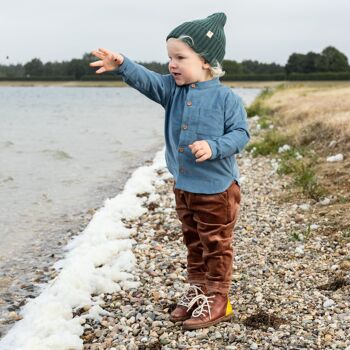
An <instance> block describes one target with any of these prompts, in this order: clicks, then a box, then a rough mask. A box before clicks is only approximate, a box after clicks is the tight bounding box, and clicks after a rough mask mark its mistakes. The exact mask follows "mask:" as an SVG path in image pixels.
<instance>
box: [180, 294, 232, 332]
mask: <svg viewBox="0 0 350 350" xmlns="http://www.w3.org/2000/svg"><path fill="white" fill-rule="evenodd" d="M195 304H197V305H198V306H197V308H196V309H195V310H193V312H192V317H191V318H190V319H188V320H186V321H185V322H184V323H183V325H182V326H183V328H184V329H198V328H206V327H210V326H212V325H214V324H217V323H219V322H223V321H228V320H230V319H231V318H232V316H233V311H232V306H231V303H230V300H229V298H228V295H224V294H220V293H210V294H208V295H198V296H197V297H195V298H194V299H192V301H191V303H190V304H189V305H188V307H189V308H190V307H192V306H193V305H195Z"/></svg>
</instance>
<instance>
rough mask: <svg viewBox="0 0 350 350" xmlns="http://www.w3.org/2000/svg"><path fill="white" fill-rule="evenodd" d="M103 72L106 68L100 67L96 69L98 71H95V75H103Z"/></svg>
mask: <svg viewBox="0 0 350 350" xmlns="http://www.w3.org/2000/svg"><path fill="white" fill-rule="evenodd" d="M105 71H106V68H104V67H101V68H100V69H98V70H97V71H96V73H97V74H101V73H104V72H105Z"/></svg>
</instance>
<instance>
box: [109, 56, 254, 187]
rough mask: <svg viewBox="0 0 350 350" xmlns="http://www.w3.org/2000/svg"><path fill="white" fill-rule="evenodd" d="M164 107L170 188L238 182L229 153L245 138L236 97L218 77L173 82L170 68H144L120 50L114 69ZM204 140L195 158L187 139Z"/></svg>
mask: <svg viewBox="0 0 350 350" xmlns="http://www.w3.org/2000/svg"><path fill="white" fill-rule="evenodd" d="M115 73H116V74H118V75H121V76H122V79H123V81H125V82H126V83H127V84H128V85H130V86H131V87H133V88H135V89H137V90H138V91H140V92H141V93H142V94H144V95H145V96H147V97H148V98H150V99H151V100H153V101H155V102H157V103H159V104H161V105H162V106H163V107H164V109H165V125H164V128H165V130H164V131H165V144H166V151H165V159H166V164H167V167H168V169H169V171H170V173H171V174H172V175H173V177H174V179H175V181H176V188H178V189H182V190H185V191H188V192H193V193H206V194H213V193H219V192H223V191H225V190H226V189H227V188H228V187H229V186H230V184H231V183H232V181H234V180H236V181H237V182H238V184H239V170H238V166H237V162H236V159H235V154H237V153H239V152H240V151H241V150H242V149H243V147H244V146H245V145H246V144H247V142H248V141H249V138H250V135H249V132H248V123H247V116H246V111H245V108H244V105H243V103H242V100H241V98H240V97H239V96H238V95H236V94H235V93H234V92H233V91H232V89H231V88H229V87H226V86H224V85H222V84H221V83H220V80H219V78H214V79H212V80H208V81H204V82H198V83H195V84H189V85H184V86H178V85H176V83H175V80H174V78H173V77H172V76H171V75H170V74H166V75H162V74H159V73H156V72H153V71H150V70H148V69H146V68H145V67H143V66H141V65H139V64H137V63H135V62H133V61H131V60H130V59H129V58H127V57H125V56H124V62H123V64H122V65H120V66H119V68H118V69H117V70H116V71H115ZM198 140H206V141H207V142H208V143H209V145H210V148H211V150H212V156H211V158H210V159H208V160H205V161H204V162H198V163H197V162H196V157H195V156H194V155H193V154H192V152H191V150H190V148H189V147H188V145H190V144H191V143H193V142H194V141H198Z"/></svg>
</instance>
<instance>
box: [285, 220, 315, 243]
mask: <svg viewBox="0 0 350 350" xmlns="http://www.w3.org/2000/svg"><path fill="white" fill-rule="evenodd" d="M310 236H311V224H308V225H307V228H306V231H305V233H303V232H300V233H298V232H297V231H293V232H292V234H291V236H290V240H291V241H298V242H307V241H308V240H309V238H310Z"/></svg>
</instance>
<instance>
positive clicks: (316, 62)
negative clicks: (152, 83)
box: [0, 46, 350, 81]
mask: <svg viewBox="0 0 350 350" xmlns="http://www.w3.org/2000/svg"><path fill="white" fill-rule="evenodd" d="M96 60H97V58H96V57H94V56H92V55H91V54H90V53H85V54H84V55H83V57H82V58H81V59H76V58H74V59H72V60H70V61H63V62H47V63H43V62H42V61H41V60H40V59H39V58H33V59H32V60H31V61H29V62H27V63H25V64H24V65H22V64H16V65H13V64H12V65H5V64H1V62H0V81H1V80H15V81H16V80H26V81H31V80H32V81H38V80H41V81H56V80H57V81H68V80H78V81H81V80H92V81H93V80H98V81H101V80H113V81H116V80H121V77H119V76H114V75H112V74H102V75H97V74H95V69H93V68H91V67H89V63H90V62H92V61H96ZM139 63H140V64H142V65H143V66H145V67H146V68H148V69H151V70H153V71H155V72H158V73H161V74H167V73H168V64H167V63H159V62H149V63H143V62H139ZM222 65H223V69H224V71H225V75H224V76H223V77H222V78H221V80H223V81H271V80H274V81H283V80H350V67H349V64H348V59H347V57H346V56H345V55H344V54H343V53H342V52H340V51H339V50H337V49H336V48H334V47H332V46H329V47H326V48H325V49H324V50H323V51H322V52H321V54H317V53H313V52H309V53H307V54H306V55H304V54H299V53H293V54H291V55H290V57H289V59H288V62H287V64H286V65H285V66H283V65H279V64H276V63H261V62H258V61H253V60H243V61H242V62H241V63H238V62H236V61H234V60H224V61H223V64H222Z"/></svg>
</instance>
